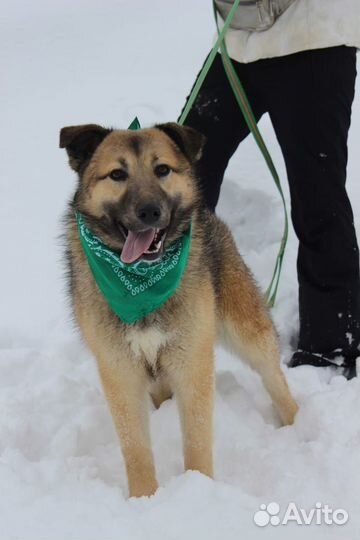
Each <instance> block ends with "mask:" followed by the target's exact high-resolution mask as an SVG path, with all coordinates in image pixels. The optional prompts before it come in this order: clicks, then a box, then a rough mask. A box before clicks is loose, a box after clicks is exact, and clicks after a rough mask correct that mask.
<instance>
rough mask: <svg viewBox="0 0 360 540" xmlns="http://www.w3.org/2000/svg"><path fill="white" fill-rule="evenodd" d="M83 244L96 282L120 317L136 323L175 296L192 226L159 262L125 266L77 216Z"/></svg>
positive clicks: (187, 251)
mask: <svg viewBox="0 0 360 540" xmlns="http://www.w3.org/2000/svg"><path fill="white" fill-rule="evenodd" d="M76 221H77V225H78V231H79V236H80V241H81V244H82V247H83V249H84V252H85V255H86V258H87V261H88V263H89V266H90V269H91V271H92V274H93V276H94V279H95V281H96V283H97V285H98V287H99V289H100V291H101V292H102V294H103V295H104V296H105V298H106V300H107V302H108V303H109V305H110V307H111V308H112V309H113V311H114V312H115V313H116V314H117V316H118V317H119V318H120V319H121V320H122V321H123V322H126V323H133V322H135V321H137V320H140V319H142V318H143V317H145V316H146V315H148V314H149V313H151V312H153V311H155V310H156V309H158V308H159V307H160V306H161V305H162V304H164V303H165V302H166V300H168V298H169V297H170V296H171V295H172V294H174V292H175V291H176V289H177V287H178V286H179V284H180V281H181V278H182V275H183V272H184V270H185V267H186V263H187V259H188V255H189V250H190V245H191V224H190V226H189V229H188V230H187V231H186V232H185V233H184V234H183V236H182V237H181V238H180V239H179V240H176V241H175V242H174V243H173V244H171V245H170V246H169V247H168V248H166V250H165V252H164V253H163V255H162V257H161V259H160V260H157V261H154V262H151V261H149V262H147V261H141V260H140V261H136V262H134V263H130V264H127V263H124V262H122V261H121V259H120V257H119V255H118V254H117V253H116V252H114V251H113V250H112V249H111V248H109V246H106V245H105V244H104V243H103V242H102V241H101V240H100V238H98V237H97V236H96V235H95V234H94V233H93V232H92V231H91V230H90V229H89V228H88V227H87V225H86V223H85V220H84V218H83V216H82V215H81V214H79V213H78V212H77V213H76Z"/></svg>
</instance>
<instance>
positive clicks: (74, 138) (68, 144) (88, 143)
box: [60, 124, 112, 172]
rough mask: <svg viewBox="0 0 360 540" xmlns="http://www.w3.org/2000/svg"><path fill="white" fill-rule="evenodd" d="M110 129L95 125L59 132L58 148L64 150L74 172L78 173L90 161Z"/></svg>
mask: <svg viewBox="0 0 360 540" xmlns="http://www.w3.org/2000/svg"><path fill="white" fill-rule="evenodd" d="M111 131H112V130H111V129H106V128H103V127H101V126H98V125H96V124H86V125H84V126H69V127H64V128H62V130H61V131H60V148H66V151H67V153H68V156H69V164H70V167H71V168H72V169H74V171H76V172H80V171H81V170H82V169H83V168H84V165H85V164H86V163H87V162H88V161H89V160H90V159H91V157H92V155H93V153H94V152H95V150H96V148H97V147H98V146H99V144H100V143H101V142H102V141H103V140H104V139H105V137H106V136H107V135H109V133H111Z"/></svg>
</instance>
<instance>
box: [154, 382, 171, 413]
mask: <svg viewBox="0 0 360 540" xmlns="http://www.w3.org/2000/svg"><path fill="white" fill-rule="evenodd" d="M172 395H173V393H172V390H171V388H170V386H169V384H168V382H167V381H165V380H164V379H160V380H157V381H155V382H154V383H153V384H152V385H151V388H150V396H151V400H152V402H153V404H154V407H156V408H157V409H158V408H159V407H160V405H161V404H162V403H163V402H164V401H166V400H167V399H171V398H172Z"/></svg>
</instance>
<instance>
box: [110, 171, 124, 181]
mask: <svg viewBox="0 0 360 540" xmlns="http://www.w3.org/2000/svg"><path fill="white" fill-rule="evenodd" d="M109 176H110V178H111V179H112V180H115V181H116V182H122V181H124V180H126V179H127V177H128V174H127V172H126V171H124V170H123V169H114V170H113V171H111V173H110V174H109Z"/></svg>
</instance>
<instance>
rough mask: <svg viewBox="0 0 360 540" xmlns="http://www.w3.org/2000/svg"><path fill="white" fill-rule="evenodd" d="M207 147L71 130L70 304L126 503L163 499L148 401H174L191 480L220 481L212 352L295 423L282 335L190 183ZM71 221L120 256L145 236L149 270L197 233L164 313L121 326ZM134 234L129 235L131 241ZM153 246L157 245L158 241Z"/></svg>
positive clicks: (151, 132)
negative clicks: (229, 355) (120, 467)
mask: <svg viewBox="0 0 360 540" xmlns="http://www.w3.org/2000/svg"><path fill="white" fill-rule="evenodd" d="M202 145H203V137H202V136H201V135H200V134H199V133H197V132H196V131H194V130H193V129H191V128H188V127H181V126H179V125H177V124H173V123H168V124H162V125H158V126H156V127H154V128H148V129H142V130H139V131H129V130H109V129H105V128H103V127H101V126H97V125H85V126H72V127H65V128H63V129H62V130H61V134H60V147H61V148H66V150H67V153H68V155H69V162H70V165H71V167H72V168H73V169H74V170H75V171H76V172H77V173H78V176H79V182H78V186H77V190H76V193H75V196H74V199H73V201H72V203H71V205H70V209H69V213H68V216H67V228H68V229H67V241H68V260H69V280H70V292H71V298H72V302H73V307H74V313H75V318H76V321H77V323H78V325H79V327H80V329H81V332H82V335H83V337H84V338H85V341H86V343H87V344H88V346H89V347H90V349H91V351H92V352H93V354H94V355H95V357H96V360H97V363H98V368H99V373H100V376H101V380H102V384H103V387H104V391H105V394H106V397H107V400H108V403H109V407H110V410H111V413H112V416H113V419H114V422H115V426H116V429H117V432H118V434H119V437H120V442H121V447H122V452H123V455H124V459H125V464H126V470H127V476H128V485H129V493H130V495H131V496H141V495H151V494H152V493H154V492H155V490H156V489H157V486H158V484H157V481H156V475H155V467H154V460H153V454H152V450H151V443H150V436H149V423H148V405H149V403H148V396H149V394H150V395H151V397H152V400H153V402H154V404H155V405H156V406H157V407H159V406H160V404H161V403H162V401H163V400H165V399H167V398H169V397H170V396H171V395H172V394H174V395H175V396H176V399H177V402H178V407H179V412H180V418H181V425H182V433H183V446H184V462H185V468H186V469H195V470H198V471H200V472H202V473H204V474H206V475H208V476H212V475H213V458H212V446H213V427H212V423H213V400H214V343H215V340H216V339H217V338H220V339H221V340H222V342H223V343H225V344H226V345H228V346H229V347H230V348H231V349H232V350H233V351H235V352H236V353H238V354H239V355H241V357H242V358H244V359H246V360H247V361H248V363H249V364H250V366H252V367H253V368H254V369H255V370H256V371H257V372H258V373H259V374H260V375H261V377H262V380H263V382H264V385H265V387H266V389H267V390H268V392H269V394H270V396H271V398H272V401H273V403H274V405H275V407H276V409H277V411H278V413H279V415H280V417H281V419H282V421H283V423H284V424H291V423H292V422H293V420H294V416H295V414H296V411H297V405H296V403H295V402H294V400H293V398H292V396H291V394H290V392H289V389H288V386H287V383H286V381H285V378H284V376H283V373H282V371H281V369H280V359H279V349H278V343H277V337H276V333H275V331H274V328H273V325H272V322H271V320H270V317H269V314H268V311H267V308H266V306H265V303H264V299H263V297H262V295H261V294H260V293H259V291H258V289H257V287H256V285H255V284H254V281H253V278H252V276H251V274H250V272H249V270H248V269H247V267H246V266H245V264H244V262H243V261H242V259H241V257H240V255H239V253H238V251H237V249H236V246H235V243H234V240H233V238H232V235H231V233H230V231H229V229H228V228H227V227H226V225H225V224H224V223H223V222H221V221H220V220H219V219H218V218H217V217H216V216H215V215H213V214H211V213H209V212H208V211H206V210H204V209H203V208H202V205H201V204H200V203H199V199H200V197H199V193H198V188H197V183H196V178H195V173H194V167H195V164H196V161H197V160H198V159H199V157H200V155H201V148H202ZM75 211H78V212H81V214H82V215H83V216H84V218H85V220H86V223H87V225H88V227H89V228H90V229H91V230H92V231H94V233H95V234H96V235H97V236H98V237H99V238H100V239H101V240H102V241H103V243H104V244H106V245H108V246H110V247H111V248H112V250H114V251H116V252H117V253H119V254H121V251H122V249H123V247H124V243H125V241H126V236H127V235H128V234H130V233H131V234H133V233H137V234H140V235H141V234H143V233H144V232H146V231H149V229H153V232H152V233H151V234H152V235H153V237H154V242H153V243H152V245H151V246H150V247H149V248H148V249H147V250H146V251H144V253H142V254H141V258H142V259H150V260H151V259H154V258H159V257H161V256H162V253H163V250H164V249H166V248H167V246H169V245H170V244H171V243H172V242H174V241H175V240H176V239H178V238H179V237H181V235H182V234H183V233H184V231H185V230H187V229H188V228H189V223H190V220H191V221H192V235H193V236H192V242H191V248H190V252H189V258H188V263H187V266H186V269H185V271H184V274H183V277H182V279H181V282H180V285H179V287H178V289H177V290H176V292H175V293H174V294H173V295H172V296H171V297H170V298H169V299H168V300H167V301H166V302H165V304H163V305H162V306H161V307H160V308H159V309H158V310H157V311H155V312H153V313H152V314H150V315H148V316H146V317H145V318H143V319H142V320H140V321H138V322H135V323H133V324H125V323H123V322H122V321H121V320H120V319H119V318H118V317H117V316H116V315H115V313H114V312H113V311H112V310H111V309H110V307H109V305H108V303H107V301H106V300H105V298H104V296H103V295H102V293H101V292H100V290H99V289H98V287H97V285H96V283H95V281H94V278H93V276H92V273H91V271H90V268H89V265H88V262H87V259H86V257H85V254H84V251H83V248H82V245H81V243H80V238H79V233H78V229H77V224H76V220H75V218H74V213H75ZM129 231H130V232H129ZM155 240H156V241H155Z"/></svg>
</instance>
